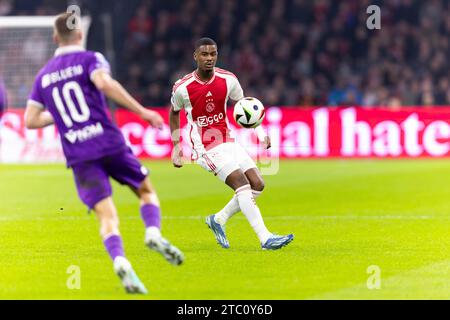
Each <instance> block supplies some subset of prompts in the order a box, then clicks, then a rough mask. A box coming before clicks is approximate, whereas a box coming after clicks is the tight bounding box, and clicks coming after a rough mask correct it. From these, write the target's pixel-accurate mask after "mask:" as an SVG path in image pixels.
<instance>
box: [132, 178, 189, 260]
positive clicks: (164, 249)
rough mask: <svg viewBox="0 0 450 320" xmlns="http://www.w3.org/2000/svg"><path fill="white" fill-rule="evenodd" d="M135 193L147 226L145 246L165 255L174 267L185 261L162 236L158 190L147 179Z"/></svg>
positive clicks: (178, 251)
mask: <svg viewBox="0 0 450 320" xmlns="http://www.w3.org/2000/svg"><path fill="white" fill-rule="evenodd" d="M134 192H135V193H136V194H137V196H138V197H139V199H140V204H141V217H142V220H143V221H144V224H145V228H146V230H145V244H146V245H147V246H148V247H149V248H150V249H152V250H155V251H157V252H159V253H161V254H162V255H163V257H164V258H165V259H166V260H167V261H168V262H170V263H171V264H173V265H180V264H182V263H183V261H184V256H183V253H182V252H181V251H180V250H179V249H178V248H177V247H175V246H174V245H172V244H171V243H170V242H169V241H168V240H167V239H165V238H164V237H163V236H162V234H161V208H160V204H159V199H158V196H157V194H156V190H155V188H154V187H153V185H152V184H151V182H150V179H149V178H146V179H145V180H144V181H143V182H142V184H141V185H140V187H139V188H138V189H135V190H134Z"/></svg>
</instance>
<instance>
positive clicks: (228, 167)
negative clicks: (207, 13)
mask: <svg viewBox="0 0 450 320" xmlns="http://www.w3.org/2000/svg"><path fill="white" fill-rule="evenodd" d="M217 55H218V50H217V44H216V42H215V41H214V40H212V39H210V38H202V39H200V40H198V41H197V43H196V45H195V52H194V60H195V61H196V63H197V69H196V70H195V71H193V72H192V73H189V74H188V75H186V76H185V77H183V78H182V79H180V80H178V81H177V82H176V83H175V85H174V87H173V90H172V99H171V105H172V106H171V110H170V129H171V132H172V142H173V144H174V152H173V154H172V162H173V164H174V166H175V167H176V168H181V167H182V166H183V162H182V157H183V154H182V149H181V147H180V133H179V129H180V118H179V112H180V111H181V110H182V109H184V110H185V112H186V117H187V120H188V124H189V127H188V130H189V138H190V142H191V145H192V149H193V150H192V159H193V160H194V161H196V163H197V164H199V165H200V166H201V167H202V168H204V169H205V170H207V171H208V172H211V173H213V174H214V175H216V176H217V177H218V178H219V179H220V180H222V181H223V182H225V183H226V184H227V185H228V186H229V187H231V188H232V189H233V190H234V191H235V195H234V197H233V198H232V199H231V201H230V202H229V203H228V204H227V205H226V206H225V207H224V208H223V209H222V210H221V211H220V212H218V213H216V214H215V215H211V216H209V217H208V218H207V219H206V223H207V224H208V226H209V228H210V229H211V230H212V231H213V232H214V235H215V237H216V240H217V242H218V243H219V244H220V245H221V246H222V247H223V248H229V246H230V245H229V242H228V240H227V238H226V234H225V224H226V223H227V221H228V220H229V219H230V218H231V217H232V216H233V215H235V214H236V213H238V212H239V211H242V212H243V213H244V215H245V217H246V218H247V220H248V221H249V223H250V225H251V226H252V228H253V230H254V231H255V233H256V235H257V236H258V238H259V240H260V242H261V246H262V248H263V249H270V250H276V249H280V248H282V247H284V246H285V245H287V244H289V243H290V242H291V241H292V240H293V239H294V236H293V235H292V234H290V235H287V236H279V235H275V234H272V233H271V232H270V231H269V230H268V229H267V228H266V226H265V224H264V221H263V218H262V216H261V212H260V210H259V208H258V206H257V205H256V201H255V199H256V198H258V197H259V196H260V195H261V193H262V191H263V189H264V180H263V178H262V176H261V173H260V172H259V170H258V168H257V166H256V164H255V162H254V161H253V159H252V158H251V157H250V156H249V155H248V154H247V152H246V151H245V150H244V149H243V148H242V147H241V146H240V145H239V144H238V143H237V142H235V141H234V139H232V138H231V136H230V129H229V123H228V119H227V116H226V106H227V102H228V99H232V100H234V101H238V100H240V99H242V98H244V94H243V90H242V88H241V85H240V84H239V81H238V79H237V78H236V76H235V75H234V74H233V73H231V72H229V71H226V70H223V69H219V68H216V67H215V66H216V62H217ZM258 130H259V132H258V137H260V138H261V136H263V137H264V144H265V146H266V147H267V148H270V139H269V137H267V136H266V135H265V133H264V132H263V130H262V129H261V127H259V129H258Z"/></svg>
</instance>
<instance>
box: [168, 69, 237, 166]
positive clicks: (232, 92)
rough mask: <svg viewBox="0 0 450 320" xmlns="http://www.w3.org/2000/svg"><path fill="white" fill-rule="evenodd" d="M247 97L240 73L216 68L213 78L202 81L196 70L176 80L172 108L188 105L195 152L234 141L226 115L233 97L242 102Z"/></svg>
mask: <svg viewBox="0 0 450 320" xmlns="http://www.w3.org/2000/svg"><path fill="white" fill-rule="evenodd" d="M243 97H244V93H243V91H242V88H241V85H240V84H239V81H238V79H237V78H236V76H235V75H234V74H233V73H231V72H229V71H226V70H223V69H219V68H215V69H214V75H213V77H212V78H211V80H209V81H207V82H204V81H202V80H200V78H199V77H198V76H197V73H196V72H195V71H194V72H192V73H190V74H188V75H186V76H185V77H183V78H182V79H180V80H178V81H177V82H176V83H175V85H174V86H173V90H172V99H171V103H172V107H173V109H174V110H175V111H180V110H181V109H183V108H184V110H185V112H186V117H187V121H188V124H189V127H188V130H189V137H190V142H191V144H192V148H193V149H194V151H196V152H194V154H195V153H197V154H196V155H199V154H202V153H204V152H205V151H207V150H209V149H211V148H213V147H215V146H218V145H220V144H222V143H225V142H230V141H233V139H231V137H230V128H229V123H228V119H227V115H226V107H227V102H228V99H229V98H231V99H232V100H235V101H238V100H240V99H242V98H243ZM194 154H193V156H194V157H195V156H196V155H194Z"/></svg>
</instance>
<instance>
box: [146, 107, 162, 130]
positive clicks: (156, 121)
mask: <svg viewBox="0 0 450 320" xmlns="http://www.w3.org/2000/svg"><path fill="white" fill-rule="evenodd" d="M141 118H142V119H143V120H145V121H147V122H148V123H150V125H151V126H152V127H153V128H157V129H162V127H163V124H164V119H163V118H162V117H161V115H160V114H159V113H158V112H155V111H152V110H148V109H145V110H144V111H143V112H142V114H141Z"/></svg>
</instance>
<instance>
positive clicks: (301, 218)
mask: <svg viewBox="0 0 450 320" xmlns="http://www.w3.org/2000/svg"><path fill="white" fill-rule="evenodd" d="M119 216H120V215H119ZM205 217H206V216H176V215H174V216H167V215H166V216H163V217H162V219H163V220H203V219H205ZM92 219H94V216H83V215H80V216H62V215H60V216H51V215H48V216H33V217H27V216H17V215H12V216H8V215H2V216H0V221H16V220H26V221H47V220H51V221H58V220H61V221H65V220H69V221H71V220H92ZM120 219H121V220H140V219H141V218H140V217H139V215H136V216H122V217H120ZM234 219H239V220H245V217H243V216H238V217H234ZM264 219H265V220H281V221H282V220H293V221H307V220H450V216H445V215H442V216H441V215H417V216H412V215H392V216H390V215H365V216H359V215H342V216H338V215H329V216H327V215H320V216H314V215H312V216H303V215H302V216H264Z"/></svg>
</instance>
